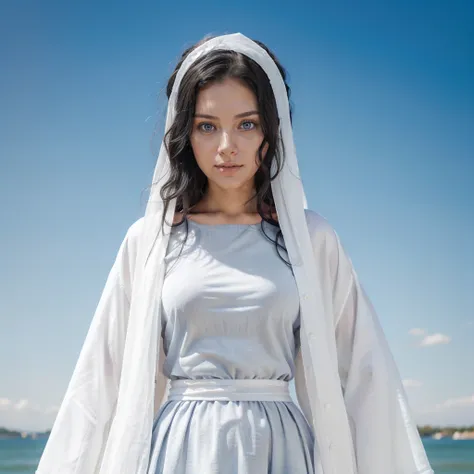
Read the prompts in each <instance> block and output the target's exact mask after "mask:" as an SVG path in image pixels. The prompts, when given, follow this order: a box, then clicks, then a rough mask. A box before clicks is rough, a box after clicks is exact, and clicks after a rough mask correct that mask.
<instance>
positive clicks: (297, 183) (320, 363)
mask: <svg viewBox="0 0 474 474" xmlns="http://www.w3.org/2000/svg"><path fill="white" fill-rule="evenodd" d="M216 49H225V50H233V51H237V52H240V53H242V54H244V55H246V56H248V57H250V58H251V59H253V60H254V61H256V62H257V63H258V64H259V65H260V66H261V67H262V69H263V70H264V71H265V73H266V74H267V76H268V78H269V80H270V83H271V86H272V88H273V92H274V95H275V99H276V102H277V107H278V114H279V119H280V152H281V155H282V156H283V157H284V166H283V169H282V171H281V172H280V173H279V175H278V177H277V178H276V179H275V180H274V181H273V182H272V191H273V196H274V199H275V205H276V210H277V213H278V218H279V223H280V227H281V230H282V232H283V236H284V240H285V245H286V248H287V251H288V256H289V259H290V261H291V264H292V266H293V271H294V276H295V280H296V283H297V286H298V292H299V295H300V311H301V350H300V351H299V353H298V356H297V360H296V375H295V379H296V392H297V396H298V399H299V402H300V405H301V407H302V410H303V412H304V414H305V416H306V418H307V419H308V421H309V423H310V424H311V425H312V427H313V430H314V434H315V439H316V442H315V446H314V453H315V461H316V462H315V465H316V467H315V474H316V473H317V474H357V473H358V474H428V473H432V470H431V469H430V466H429V463H428V460H427V458H426V455H425V452H424V449H423V445H422V443H421V441H420V438H419V436H418V432H417V428H416V425H415V424H414V423H413V421H412V418H411V415H410V412H409V409H408V406H407V402H406V395H405V392H404V390H403V387H402V384H401V381H400V377H399V374H398V371H397V368H396V366H395V364H394V361H393V359H392V356H391V353H390V350H389V348H388V345H387V342H386V340H385V337H384V335H383V332H382V329H381V328H380V325H379V323H378V320H377V316H376V314H375V311H374V309H373V307H372V306H371V304H370V302H369V300H368V298H367V296H366V294H365V293H364V291H363V289H362V288H361V286H360V284H359V282H358V279H357V275H356V274H355V272H354V269H353V267H352V264H351V261H350V259H349V258H348V256H347V255H346V253H345V252H344V249H343V247H342V245H341V243H340V241H339V238H338V236H337V234H336V233H335V232H334V230H333V229H332V228H331V226H330V225H329V224H328V222H327V221H326V220H325V219H323V218H322V217H321V216H319V215H318V214H316V213H314V212H311V211H307V210H305V208H306V200H305V196H304V191H303V185H302V182H301V179H300V177H299V171H298V164H297V159H296V152H295V147H294V142H293V132H292V128H291V123H290V114H289V105H288V99H287V94H286V89H285V84H284V82H283V80H282V77H281V75H280V73H279V70H278V68H277V66H276V64H275V63H274V61H273V60H272V59H271V58H270V56H269V55H268V54H267V53H266V52H265V51H264V50H263V49H262V48H261V47H259V46H258V45H257V44H256V43H255V42H253V41H251V40H250V39H248V38H246V37H245V36H243V35H241V34H232V35H224V36H220V37H217V38H214V39H211V40H209V41H207V42H206V43H204V44H203V45H201V46H199V47H198V48H197V49H195V50H194V51H192V52H191V53H190V54H189V55H188V57H187V58H186V59H185V61H184V62H183V64H182V66H181V67H180V69H179V72H178V74H177V77H176V80H175V84H174V87H173V91H172V93H171V97H170V99H169V104H168V113H167V120H166V130H168V129H169V127H170V126H171V124H172V123H173V121H174V119H175V115H176V110H175V106H176V96H177V93H178V91H179V86H180V83H181V79H182V78H183V76H184V74H185V73H186V71H187V70H188V69H189V67H190V66H191V65H192V64H193V63H194V62H195V61H196V60H197V59H198V58H200V57H202V56H203V55H205V54H206V53H208V52H209V51H211V50H216ZM168 172H169V157H168V155H167V152H166V148H165V147H164V145H163V144H162V146H161V150H160V154H159V158H158V162H157V165H156V169H155V173H154V179H153V182H154V183H158V184H156V185H155V186H154V187H153V189H152V192H151V195H150V199H149V201H148V205H147V209H146V212H145V217H144V218H142V219H140V220H139V221H137V222H136V223H135V224H133V225H132V226H131V227H130V229H129V231H128V232H127V235H126V237H125V239H124V241H123V243H122V245H121V247H120V250H119V252H118V255H117V259H116V261H115V263H114V265H113V267H112V270H111V272H110V274H109V277H108V279H107V283H106V285H105V289H104V291H103V294H102V296H101V299H100V302H99V304H98V307H97V310H96V313H95V315H94V318H93V321H92V323H91V326H90V329H89V332H88V334H87V337H86V340H85V342H84V346H83V348H82V351H81V354H80V356H79V360H78V362H77V365H76V368H75V370H74V373H73V376H72V379H71V381H70V383H69V386H68V388H67V392H66V394H65V397H64V400H63V403H62V405H61V408H60V410H59V413H58V415H57V418H56V421H55V424H54V427H53V430H52V432H51V435H50V437H49V440H48V443H47V445H46V448H45V450H44V453H43V456H42V458H41V461H40V464H39V467H38V471H37V474H73V473H74V474H97V473H100V474H146V472H147V468H148V464H149V454H150V445H151V432H152V423H153V418H154V415H155V413H156V410H157V409H158V408H159V407H160V404H161V403H162V402H163V401H164V400H165V399H166V385H167V384H166V380H165V378H164V376H163V374H162V371H161V367H162V364H163V359H164V354H163V349H162V345H161V342H162V341H161V338H160V337H159V334H160V332H161V331H160V330H159V328H160V327H161V305H160V298H161V289H162V284H163V278H164V268H163V267H164V265H163V258H164V255H165V252H166V248H167V244H168V238H169V233H170V226H169V223H170V222H172V221H173V216H174V212H175V206H176V202H175V201H174V202H172V203H171V205H170V206H169V209H168V213H167V216H166V221H167V223H166V224H165V227H164V229H163V230H162V229H161V217H162V212H163V203H162V201H161V199H160V188H161V186H162V184H163V183H164V182H165V181H166V177H167V175H168ZM203 474H204V473H203Z"/></svg>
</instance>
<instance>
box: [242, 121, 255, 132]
mask: <svg viewBox="0 0 474 474" xmlns="http://www.w3.org/2000/svg"><path fill="white" fill-rule="evenodd" d="M240 126H241V127H242V128H243V129H244V130H253V129H254V128H255V127H256V126H257V124H256V123H255V122H252V121H251V120H246V121H245V122H242V123H241V125H240Z"/></svg>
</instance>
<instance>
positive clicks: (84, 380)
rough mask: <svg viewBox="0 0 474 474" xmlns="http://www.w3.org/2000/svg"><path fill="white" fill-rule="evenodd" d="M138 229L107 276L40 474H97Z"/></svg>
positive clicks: (113, 400)
mask: <svg viewBox="0 0 474 474" xmlns="http://www.w3.org/2000/svg"><path fill="white" fill-rule="evenodd" d="M136 228H137V223H135V224H134V225H133V226H132V227H130V229H129V231H128V232H127V235H126V237H125V239H124V241H123V242H122V245H121V246H120V249H119V251H118V254H117V257H116V260H115V262H114V264H113V266H112V269H111V271H110V273H109V275H108V278H107V281H106V284H105V288H104V290H103V292H102V295H101V298H100V301H99V303H98V306H97V309H96V311H95V314H94V317H93V320H92V323H91V325H90V327H89V331H88V334H87V336H86V339H85V342H84V344H83V347H82V349H81V352H80V355H79V359H78V361H77V363H76V367H75V369H74V372H73V375H72V377H71V380H70V382H69V385H68V387H67V390H66V394H65V396H64V399H63V402H62V404H61V407H60V409H59V412H58V415H57V417H56V420H55V423H54V426H53V429H52V431H51V434H50V436H49V439H48V442H47V444H46V447H45V449H44V452H43V455H42V457H41V460H40V463H39V466H38V470H37V471H36V473H37V474H59V473H61V474H73V473H74V474H77V473H84V474H93V473H95V472H97V470H98V468H99V463H100V459H101V453H102V450H103V449H104V445H105V442H106V440H107V435H108V429H109V426H110V423H111V420H112V417H113V414H114V411H115V405H116V401H117V396H118V387H119V382H120V372H121V367H122V359H123V351H124V346H125V335H126V331H127V325H128V316H129V309H130V294H131V282H132V275H133V270H134V262H135V255H136V248H135V246H136V241H137V239H136V238H134V234H136V232H137V230H136Z"/></svg>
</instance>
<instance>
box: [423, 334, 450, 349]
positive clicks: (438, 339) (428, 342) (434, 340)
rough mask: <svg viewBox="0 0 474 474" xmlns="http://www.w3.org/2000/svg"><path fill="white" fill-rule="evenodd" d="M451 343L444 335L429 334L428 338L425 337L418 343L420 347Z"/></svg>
mask: <svg viewBox="0 0 474 474" xmlns="http://www.w3.org/2000/svg"><path fill="white" fill-rule="evenodd" d="M450 342H451V338H450V337H449V336H446V335H444V334H440V333H437V334H430V335H429V336H425V337H424V338H423V340H422V341H421V342H420V346H423V347H426V346H435V345H437V344H448V343H450Z"/></svg>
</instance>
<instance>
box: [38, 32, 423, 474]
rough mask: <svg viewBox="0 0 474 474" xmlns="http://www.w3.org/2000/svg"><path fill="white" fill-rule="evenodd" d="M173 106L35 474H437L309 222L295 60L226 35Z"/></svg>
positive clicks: (349, 289)
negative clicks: (147, 191)
mask: <svg viewBox="0 0 474 474" xmlns="http://www.w3.org/2000/svg"><path fill="white" fill-rule="evenodd" d="M167 93H168V98H169V106H168V115H167V123H166V134H165V138H164V140H163V145H162V148H161V151H160V156H159V159H158V163H157V167H156V170H155V176H154V184H153V187H152V192H151V196H150V199H149V202H148V206H147V210H146V213H145V217H144V218H142V219H140V220H139V221H138V222H136V223H135V224H134V225H132V227H131V228H130V229H129V231H128V233H127V236H126V238H125V240H124V242H123V244H122V246H121V248H120V251H119V254H118V256H117V260H116V262H115V264H114V266H113V268H112V271H111V273H110V275H109V278H108V280H107V284H106V287H105V290H104V293H103V295H102V298H101V301H100V303H99V306H98V309H97V312H96V315H95V317H94V320H93V322H92V324H91V328H90V331H89V334H88V336H87V339H86V341H85V344H84V347H83V350H82V352H81V355H80V358H79V361H78V364H77V366H76V369H75V371H74V374H73V377H72V380H71V382H70V385H69V387H68V390H67V393H66V396H65V399H64V401H63V404H62V406H61V409H60V411H59V414H58V417H57V420H56V422H55V425H54V428H53V431H52V433H51V436H50V439H49V441H48V444H47V446H46V449H45V452H44V454H43V457H42V459H41V462H40V465H39V468H38V471H37V472H38V474H56V473H61V474H63V473H71V474H72V473H76V474H77V473H81V474H89V473H91V474H93V473H101V474H105V473H106V474H110V473H123V474H198V473H199V474H211V473H216V474H227V473H229V474H230V473H239V474H257V473H271V474H281V473H292V474H314V473H318V474H355V473H359V474H381V473H384V474H385V473H388V474H428V473H431V472H432V471H431V469H430V466H429V463H428V461H427V459H426V455H425V453H424V450H423V446H422V444H421V441H420V438H419V436H418V433H417V429H416V426H415V424H414V423H413V421H412V419H411V417H410V413H409V410H408V408H407V403H406V397H405V394H404V391H403V388H402V385H401V382H400V378H399V375H398V372H397V369H396V367H395V365H394V362H393V360H392V357H391V355H390V351H389V349H388V346H387V343H386V341H385V339H384V336H383V332H382V330H381V329H380V326H379V324H378V322H377V316H376V314H375V312H374V310H373V308H372V306H371V305H370V302H369V300H368V298H367V297H366V295H365V293H364V291H363V289H362V288H361V286H360V284H359V282H358V279H357V275H356V274H355V272H354V270H353V268H352V265H351V262H350V259H349V258H348V257H347V255H346V254H345V252H344V249H343V247H342V246H341V244H340V242H339V239H338V237H337V234H336V233H335V232H334V230H333V229H332V228H331V226H330V224H329V223H328V222H327V221H326V220H325V219H323V218H322V217H321V216H320V215H318V214H317V213H315V212H312V211H308V210H306V209H305V207H306V206H305V204H306V203H305V198H304V192H303V187H302V184H301V180H300V179H299V173H298V166H297V162H296V155H295V149H294V144H293V136H292V129H291V115H290V107H289V88H288V86H287V85H286V82H285V72H284V70H283V68H282V67H281V65H280V64H279V63H278V61H277V60H276V59H275V57H274V56H273V55H272V54H271V53H270V51H269V50H268V49H267V48H266V47H265V46H264V45H263V44H261V43H256V42H254V41H252V40H250V39H248V38H246V37H245V36H243V35H240V34H235V35H225V36H221V37H217V38H212V39H208V40H205V41H203V42H201V43H199V44H198V45H195V46H194V47H193V48H190V49H189V50H187V51H185V53H184V54H183V57H182V59H181V61H180V63H179V64H178V65H177V67H176V70H175V72H174V73H173V75H172V76H171V78H170V80H169V83H168V89H167ZM293 378H295V379H296V391H297V396H298V399H299V402H300V405H301V408H302V411H303V413H304V415H303V413H302V412H301V411H300V410H299V408H298V407H297V406H296V405H295V404H294V403H293V402H292V400H291V397H290V396H289V392H288V382H289V381H290V380H292V379H293Z"/></svg>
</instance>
